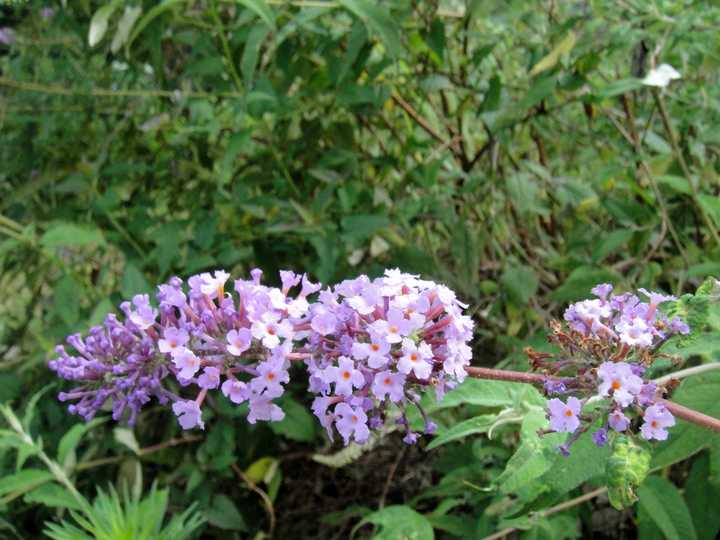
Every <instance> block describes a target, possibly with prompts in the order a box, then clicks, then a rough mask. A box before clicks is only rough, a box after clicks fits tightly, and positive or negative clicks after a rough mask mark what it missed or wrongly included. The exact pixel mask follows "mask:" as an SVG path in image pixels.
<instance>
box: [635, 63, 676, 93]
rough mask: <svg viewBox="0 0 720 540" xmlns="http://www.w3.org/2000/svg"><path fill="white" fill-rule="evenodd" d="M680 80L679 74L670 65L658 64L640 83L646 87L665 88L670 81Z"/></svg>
mask: <svg viewBox="0 0 720 540" xmlns="http://www.w3.org/2000/svg"><path fill="white" fill-rule="evenodd" d="M679 78H681V75H680V73H679V72H678V71H677V70H676V69H675V68H674V67H672V66H671V65H670V64H660V65H659V66H658V67H656V68H655V69H651V70H650V72H649V73H648V74H647V75H646V76H645V78H644V79H643V80H642V83H643V84H644V85H646V86H659V87H660V88H665V87H666V86H667V85H668V84H670V81H674V80H675V79H679Z"/></svg>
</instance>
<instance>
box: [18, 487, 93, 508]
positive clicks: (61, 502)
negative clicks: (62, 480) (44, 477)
mask: <svg viewBox="0 0 720 540" xmlns="http://www.w3.org/2000/svg"><path fill="white" fill-rule="evenodd" d="M23 500H24V501H25V502H26V503H29V504H42V505H44V506H50V507H53V508H69V509H71V510H82V509H83V507H82V505H81V504H80V503H79V502H78V501H77V499H75V497H74V496H73V494H72V493H70V492H69V491H68V490H67V489H66V488H65V487H63V486H60V485H58V484H56V483H54V482H51V483H48V484H43V485H41V486H40V487H37V488H35V489H33V490H32V491H30V492H29V493H27V494H25V497H23Z"/></svg>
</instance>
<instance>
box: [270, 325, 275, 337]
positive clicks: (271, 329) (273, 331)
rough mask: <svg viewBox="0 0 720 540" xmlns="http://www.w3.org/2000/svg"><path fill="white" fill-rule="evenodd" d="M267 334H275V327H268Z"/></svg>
mask: <svg viewBox="0 0 720 540" xmlns="http://www.w3.org/2000/svg"><path fill="white" fill-rule="evenodd" d="M268 334H270V335H271V336H274V335H275V329H274V328H273V327H272V326H271V327H270V328H268Z"/></svg>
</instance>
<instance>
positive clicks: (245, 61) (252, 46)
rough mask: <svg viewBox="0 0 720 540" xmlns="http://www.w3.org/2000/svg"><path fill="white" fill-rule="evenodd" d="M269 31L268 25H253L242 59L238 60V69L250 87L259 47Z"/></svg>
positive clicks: (253, 77)
mask: <svg viewBox="0 0 720 540" xmlns="http://www.w3.org/2000/svg"><path fill="white" fill-rule="evenodd" d="M269 33H270V27H269V26H266V25H264V24H259V25H256V26H254V27H253V28H252V29H251V30H250V33H249V34H248V38H247V41H246V42H245V48H244V49H243V54H242V59H241V60H240V71H241V72H242V76H243V80H244V81H245V86H247V87H248V88H252V85H253V82H254V79H255V68H256V66H257V62H258V57H259V56H260V49H261V47H262V44H263V42H264V41H265V38H267V36H268V34H269Z"/></svg>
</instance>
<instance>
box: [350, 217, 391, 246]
mask: <svg viewBox="0 0 720 540" xmlns="http://www.w3.org/2000/svg"><path fill="white" fill-rule="evenodd" d="M341 224H342V227H343V231H344V233H343V235H344V236H345V237H347V238H348V239H351V240H356V241H362V240H366V239H368V238H370V237H371V236H372V235H374V234H375V233H376V232H378V231H380V230H381V229H384V228H386V227H389V226H390V219H389V218H388V217H387V216H381V215H370V214H368V215H355V216H348V217H345V218H343V219H342V221H341Z"/></svg>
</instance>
